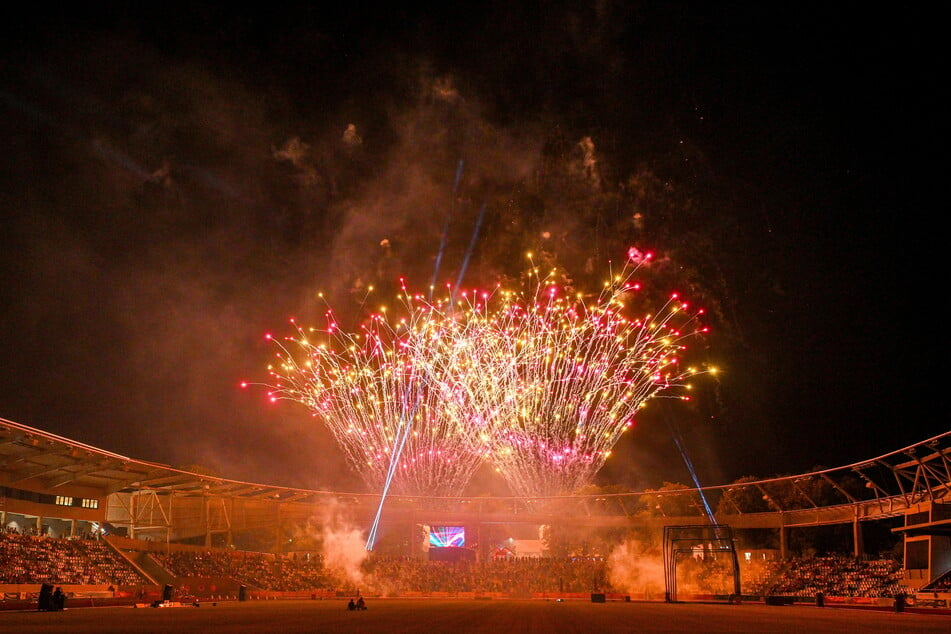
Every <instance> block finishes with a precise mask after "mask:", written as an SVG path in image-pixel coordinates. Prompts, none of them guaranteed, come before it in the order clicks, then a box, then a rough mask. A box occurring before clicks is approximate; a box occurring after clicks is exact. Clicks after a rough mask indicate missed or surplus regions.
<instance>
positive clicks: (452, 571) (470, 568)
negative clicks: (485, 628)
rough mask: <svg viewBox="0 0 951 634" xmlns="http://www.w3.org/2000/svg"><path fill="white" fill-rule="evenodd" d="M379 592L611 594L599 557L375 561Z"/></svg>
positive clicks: (371, 570) (372, 575)
mask: <svg viewBox="0 0 951 634" xmlns="http://www.w3.org/2000/svg"><path fill="white" fill-rule="evenodd" d="M364 570H365V572H366V579H367V582H368V583H369V584H371V585H373V586H377V587H376V588H375V589H377V590H378V591H382V592H386V591H390V590H396V591H402V592H423V593H427V592H449V593H454V592H508V593H515V594H527V593H539V592H547V593H555V592H567V593H585V592H613V591H614V589H613V588H611V587H610V583H609V581H608V575H607V563H606V561H605V560H604V559H603V558H601V557H564V558H561V557H506V558H498V559H492V560H490V561H484V562H477V561H469V560H459V561H454V562H452V561H428V560H426V559H419V558H411V557H376V558H371V559H369V560H367V562H366V563H365V564H364Z"/></svg>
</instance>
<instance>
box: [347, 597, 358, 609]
mask: <svg viewBox="0 0 951 634" xmlns="http://www.w3.org/2000/svg"><path fill="white" fill-rule="evenodd" d="M347 609H348V610H356V609H357V604H356V603H354V602H353V599H350V602H349V603H347Z"/></svg>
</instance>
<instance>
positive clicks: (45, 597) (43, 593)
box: [36, 583, 53, 611]
mask: <svg viewBox="0 0 951 634" xmlns="http://www.w3.org/2000/svg"><path fill="white" fill-rule="evenodd" d="M36 609H37V610H43V611H49V610H52V609H53V586H52V585H51V584H48V583H44V584H43V585H41V586H40V599H39V601H38V603H37V606H36Z"/></svg>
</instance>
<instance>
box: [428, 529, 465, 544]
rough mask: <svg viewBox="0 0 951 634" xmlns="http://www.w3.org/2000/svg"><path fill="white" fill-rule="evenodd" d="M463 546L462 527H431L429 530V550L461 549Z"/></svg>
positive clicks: (463, 535)
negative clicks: (450, 547) (451, 547)
mask: <svg viewBox="0 0 951 634" xmlns="http://www.w3.org/2000/svg"><path fill="white" fill-rule="evenodd" d="M465 545H466V530H465V528H463V527H462V526H433V527H431V528H430V529H429V546H430V548H445V547H447V546H453V547H455V548H462V547H463V546H465Z"/></svg>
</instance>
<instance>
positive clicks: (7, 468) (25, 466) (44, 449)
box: [0, 418, 951, 511]
mask: <svg viewBox="0 0 951 634" xmlns="http://www.w3.org/2000/svg"><path fill="white" fill-rule="evenodd" d="M843 475H851V476H852V477H857V478H859V479H861V481H862V482H864V487H863V488H864V489H865V491H864V495H861V496H859V497H854V494H850V493H849V492H848V491H845V490H844V489H841V488H839V487H838V486H837V485H835V481H836V480H837V479H838V478H839V477H840V476H843ZM809 479H824V480H826V481H828V482H829V483H830V484H832V485H833V486H835V488H836V489H837V490H838V491H839V492H840V493H841V495H842V499H841V501H840V503H846V504H848V503H853V504H855V503H861V502H870V501H878V502H881V501H883V500H900V501H902V502H903V504H904V505H905V506H907V505H910V504H913V503H916V502H919V501H922V500H925V499H931V500H942V501H944V500H946V499H948V498H951V431H949V432H945V433H943V434H941V435H939V436H935V437H934V438H929V439H926V440H923V441H920V442H918V443H915V444H913V445H910V446H908V447H904V448H902V449H898V450H896V451H893V452H891V453H888V454H885V455H883V456H879V457H876V458H872V459H870V460H866V461H863V462H859V463H854V464H851V465H845V466H841V467H835V468H832V469H824V470H821V471H814V472H811V473H803V474H798V475H795V476H782V477H777V478H769V479H762V480H758V481H749V482H743V483H742V484H736V483H734V484H724V485H717V486H709V487H704V489H703V490H704V491H706V492H708V493H722V492H724V491H727V490H730V489H735V488H738V487H741V488H745V487H751V488H753V489H754V490H756V491H758V492H760V493H762V494H763V499H766V498H767V497H768V495H767V494H768V491H769V487H770V486H771V485H772V484H774V483H778V482H786V481H791V482H792V484H793V486H796V483H797V482H803V481H806V480H809ZM26 481H33V486H34V487H35V486H36V484H37V483H39V485H40V486H41V487H42V488H43V489H44V490H46V491H55V490H56V489H57V488H58V487H62V486H65V485H71V486H79V487H85V488H89V489H93V490H95V491H99V492H101V493H102V495H103V496H104V497H105V496H108V495H110V494H112V493H117V492H120V491H128V492H132V491H159V492H169V493H172V492H174V493H176V494H179V495H190V494H194V495H212V496H222V497H241V498H251V499H258V500H271V501H279V502H298V503H310V502H316V501H318V500H319V499H327V498H329V497H335V498H339V497H340V496H346V497H347V498H353V501H357V499H367V500H369V499H372V498H378V497H379V496H378V495H375V494H360V493H345V492H332V491H315V490H309V489H296V488H289V487H279V486H272V485H267V484H260V483H251V482H242V481H238V480H229V479H226V478H219V477H215V476H210V475H203V474H198V473H193V472H189V471H184V470H181V469H176V468H174V467H170V466H168V465H163V464H158V463H153V462H146V461H143V460H136V459H134V458H129V457H126V456H122V455H119V454H115V453H112V452H109V451H105V450H103V449H99V448H96V447H93V446H91V445H86V444H84V443H81V442H77V441H75V440H70V439H68V438H63V437H62V436H57V435H55V434H50V433H47V432H44V431H42V430H39V429H35V428H33V427H28V426H26V425H22V424H20V423H15V422H13V421H9V420H6V419H3V418H0V485H3V486H8V487H17V486H18V485H21V484H22V483H24V482H26ZM690 491H695V489H689V488H685V489H683V490H666V491H655V492H651V493H658V494H663V495H678V494H683V493H689V492H690ZM643 493H646V492H630V493H616V494H604V493H601V494H596V495H597V496H598V498H599V499H605V498H612V499H613V498H618V499H619V500H620V499H621V498H627V497H630V496H637V495H642V494H643ZM394 497H397V498H403V499H407V498H413V496H405V495H398V496H394ZM558 497H566V498H589V497H591V496H590V495H583V496H558ZM453 499H455V500H461V499H463V498H453ZM500 499H502V498H500ZM512 499H514V498H512ZM806 506H810V505H809V504H807V505H806ZM811 506H812V507H813V508H816V507H818V506H822V505H820V504H815V503H813V504H812V505H811ZM798 508H802V507H801V506H799V507H798ZM774 510H777V511H787V510H792V509H787V508H779V507H777V508H775V509H774Z"/></svg>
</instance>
